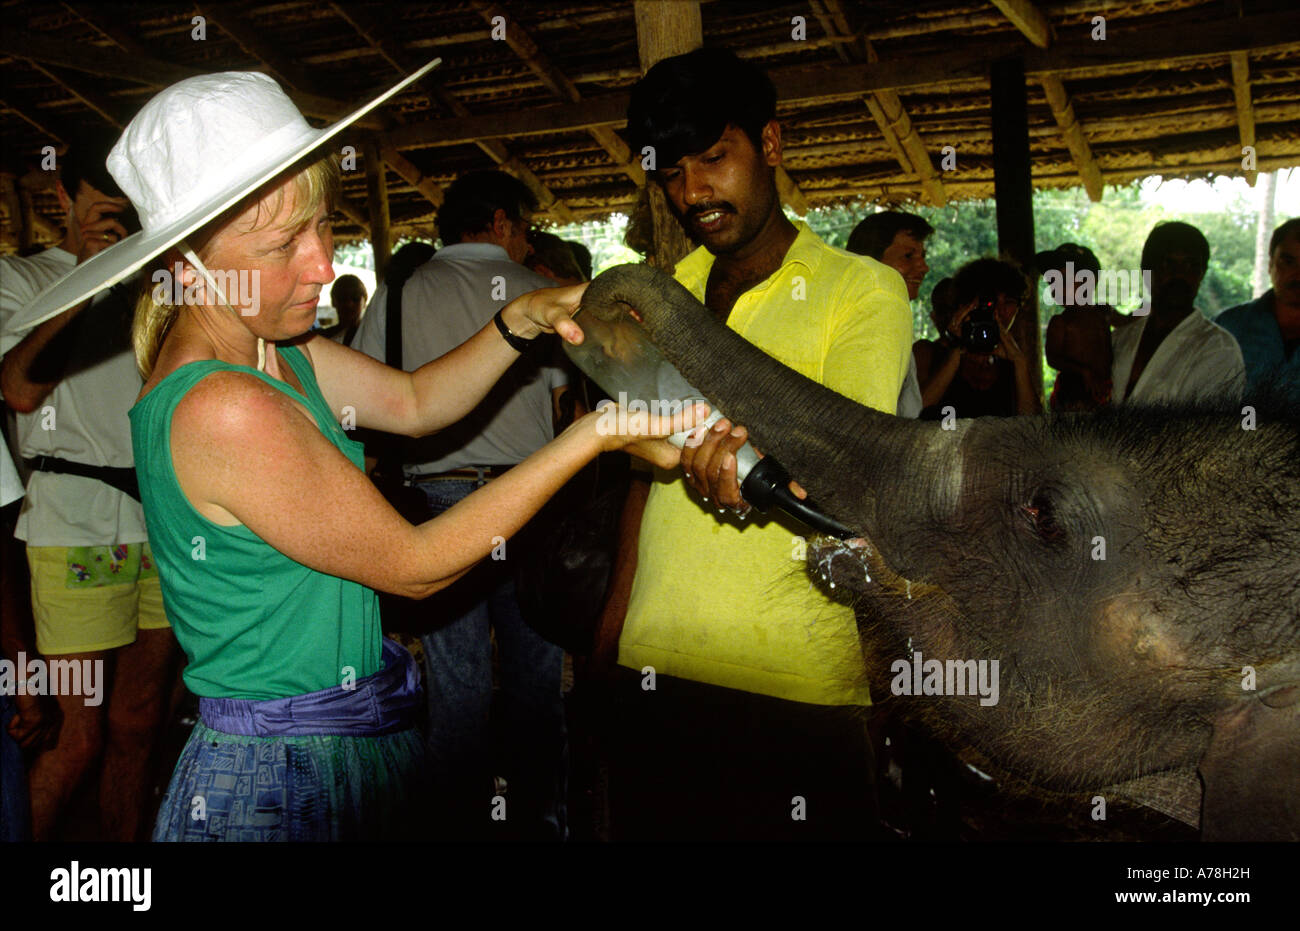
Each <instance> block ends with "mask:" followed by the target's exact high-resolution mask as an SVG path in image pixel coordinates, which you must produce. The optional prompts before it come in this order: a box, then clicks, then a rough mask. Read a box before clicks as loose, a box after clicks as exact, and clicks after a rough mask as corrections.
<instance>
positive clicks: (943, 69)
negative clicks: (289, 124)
mask: <svg viewBox="0 0 1300 931" xmlns="http://www.w3.org/2000/svg"><path fill="white" fill-rule="evenodd" d="M1261 36H1267V37H1268V38H1267V39H1266V40H1262V39H1261V38H1260V37H1261ZM1103 46H1105V48H1102V47H1103ZM1298 47H1300V17H1296V16H1285V15H1281V14H1273V13H1269V14H1262V15H1258V16H1246V17H1242V18H1240V19H1233V20H1231V21H1228V22H1211V23H1206V24H1204V25H1198V26H1194V27H1188V28H1186V29H1181V30H1176V31H1174V34H1173V35H1171V31H1170V30H1169V29H1168V28H1167V27H1160V28H1155V27H1145V28H1141V29H1132V30H1129V31H1127V32H1125V33H1122V34H1121V33H1115V34H1113V35H1112V36H1110V37H1109V38H1108V39H1107V40H1106V41H1105V42H1090V43H1087V44H1084V45H1079V46H1071V47H1069V48H1064V47H1062V48H1053V49H1050V50H1041V49H1031V50H1029V51H1027V52H1026V53H1025V56H1024V60H1025V74H1026V75H1027V76H1028V77H1031V78H1034V79H1037V78H1038V77H1039V76H1040V75H1042V74H1055V75H1056V76H1057V77H1059V78H1061V79H1063V80H1069V79H1071V78H1072V77H1074V76H1080V77H1084V76H1087V77H1093V76H1097V75H1100V74H1107V73H1124V72H1125V71H1128V70H1132V69H1134V68H1143V69H1148V70H1149V69H1150V68H1151V67H1152V65H1153V64H1154V63H1157V62H1159V63H1162V64H1163V63H1172V62H1176V61H1190V60H1197V59H1204V58H1209V57H1214V56H1226V55H1228V54H1230V53H1231V52H1233V51H1240V50H1243V49H1254V48H1261V49H1262V48H1268V49H1274V50H1279V51H1285V50H1294V49H1295V48H1298ZM2 50H4V41H3V40H0V51H2ZM1005 50H1006V44H1005V39H1003V40H999V42H998V43H996V44H993V43H984V44H972V45H971V46H969V47H966V48H962V49H956V50H954V51H953V52H952V53H951V54H946V55H943V56H935V55H933V54H926V55H921V56H912V57H900V58H894V59H889V60H887V61H884V60H882V61H880V62H878V63H876V64H851V65H845V64H838V65H836V66H826V65H798V66H792V67H784V68H772V69H770V71H769V72H768V73H769V75H770V76H771V78H772V82H773V83H774V84H775V85H776V90H777V95H778V99H779V100H781V102H782V103H783V104H784V105H786V106H791V105H798V104H803V103H808V102H812V101H821V102H831V101H834V100H847V99H859V98H861V97H862V94H863V92H864V91H876V90H881V89H891V90H911V89H923V88H926V87H931V88H933V87H948V86H951V85H953V84H954V83H956V82H958V81H970V82H974V83H978V84H987V82H988V62H989V61H991V60H993V59H994V58H996V57H997V56H998V55H999V54H1001V53H1004V52H1005ZM627 103H628V95H627V93H626V92H618V93H612V94H602V95H600V96H598V97H587V98H584V99H583V100H582V101H581V102H579V103H560V104H553V105H548V106H544V107H535V108H529V109H526V110H518V111H515V112H506V113H493V114H484V115H482V116H474V117H470V118H468V119H450V120H439V121H437V122H430V123H422V124H419V125H416V126H412V127H409V128H408V129H407V130H403V131H401V132H400V134H399V133H394V134H393V135H392V137H391V139H390V141H391V142H392V143H393V144H394V145H395V146H396V147H397V148H399V149H407V148H419V147H423V146H442V145H460V144H463V143H466V142H474V141H475V140H479V139H501V138H507V137H512V136H527V135H534V134H542V133H559V132H570V131H573V130H579V129H587V128H588V127H591V126H621V125H622V124H623V122H624V120H625V117H626V113H627Z"/></svg>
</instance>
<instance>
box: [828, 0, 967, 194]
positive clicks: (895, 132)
mask: <svg viewBox="0 0 1300 931" xmlns="http://www.w3.org/2000/svg"><path fill="white" fill-rule="evenodd" d="M812 9H813V12H814V13H816V14H817V17H818V19H819V20H820V22H821V24H822V28H823V29H824V30H826V31H827V32H828V33H830V34H831V35H832V36H836V37H838V38H841V39H843V40H844V42H843V43H841V44H840V45H839V46H838V47H837V49H836V50H837V51H838V52H839V54H840V58H841V60H843V61H846V62H856V61H866V62H870V63H872V64H876V63H878V62H879V61H880V56H879V55H877V54H876V50H875V48H873V47H872V45H871V42H870V41H869V40H868V39H867V38H866V37H865V36H862V35H857V34H855V33H854V31H853V28H852V26H850V25H849V20H848V17H847V16H846V15H845V13H844V10H843V8H842V7H841V6H840V2H839V0H812ZM863 102H864V103H865V104H866V106H867V111H868V112H869V113H870V114H871V118H872V119H873V120H875V121H876V126H877V127H878V128H879V129H880V135H881V136H882V137H883V138H884V140H885V144H886V145H887V146H889V150H890V151H891V152H893V153H894V158H896V159H897V160H898V164H899V167H901V168H902V169H903V171H904V172H905V173H907V174H909V175H916V176H917V177H918V178H919V180H920V183H921V187H922V189H923V190H924V191H925V200H926V202H927V203H930V204H933V205H935V206H936V207H941V206H943V205H944V204H946V203H947V202H948V195H947V194H946V193H944V190H943V182H942V181H940V180H939V173H938V172H937V171H935V170H934V164H933V162H931V161H930V153H929V152H927V151H926V148H925V143H923V142H922V141H921V138H920V136H918V135H917V134H916V130H914V129H913V128H912V118H911V117H910V116H909V115H908V113H907V108H906V107H905V106H904V105H903V101H902V99H901V98H900V97H899V96H898V94H897V93H895V92H894V91H893V90H888V89H882V90H878V91H874V92H873V93H871V94H869V95H867V96H866V97H864V98H863Z"/></svg>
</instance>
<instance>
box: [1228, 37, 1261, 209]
mask: <svg viewBox="0 0 1300 931" xmlns="http://www.w3.org/2000/svg"><path fill="white" fill-rule="evenodd" d="M1230 57H1231V60H1232V95H1233V97H1234V98H1236V103H1237V132H1238V133H1239V134H1240V135H1241V145H1242V147H1243V148H1244V147H1246V146H1254V145H1255V107H1254V105H1253V104H1252V103H1251V100H1250V59H1249V57H1248V54H1247V53H1246V52H1233V53H1232V55H1231V56H1230ZM1257 174H1258V172H1257V171H1247V172H1246V183H1247V184H1249V185H1250V186H1251V187H1254V186H1255V178H1256V176H1257Z"/></svg>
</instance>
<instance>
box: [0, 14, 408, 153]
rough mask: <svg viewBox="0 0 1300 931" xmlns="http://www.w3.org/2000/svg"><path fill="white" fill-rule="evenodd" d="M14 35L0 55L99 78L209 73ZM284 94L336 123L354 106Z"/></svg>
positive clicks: (163, 79) (1, 38)
mask: <svg viewBox="0 0 1300 931" xmlns="http://www.w3.org/2000/svg"><path fill="white" fill-rule="evenodd" d="M16 32H17V30H7V31H4V32H0V55H10V56H12V57H14V58H22V59H25V60H27V61H31V62H40V63H42V64H47V65H56V66H58V67H61V68H70V69H72V70H74V71H81V72H84V73H86V74H94V75H99V76H101V77H110V78H114V79H119V78H120V79H123V80H127V81H135V82H136V83H137V84H143V85H145V86H146V87H155V88H163V87H167V86H169V85H171V84H175V83H176V82H177V81H183V80H185V79H186V78H190V77H194V76H195V75H197V74H208V73H209V70H208V69H205V68H192V67H189V66H188V65H177V64H173V63H171V62H167V61H160V60H159V59H157V58H142V57H139V56H135V55H127V54H125V53H124V52H117V51H114V50H113V49H104V48H95V47H94V46H86V45H70V44H68V43H64V42H59V41H56V40H53V39H46V38H42V37H40V36H33V35H30V34H25V35H17V36H15V35H14V34H13V33H16ZM286 93H288V95H289V97H290V98H292V100H293V102H294V103H295V104H297V106H298V109H299V110H301V111H302V112H303V113H305V114H307V115H308V116H314V117H317V118H320V119H326V120H337V119H340V118H342V117H344V116H347V114H349V113H351V112H352V110H353V104H345V103H340V102H339V101H337V100H331V99H329V98H325V97H320V96H318V95H316V94H309V93H306V92H304V91H300V90H288V89H287V90H286ZM354 125H356V126H361V127H365V128H367V129H383V128H384V124H383V122H382V120H381V119H380V118H379V116H378V115H376V114H375V113H370V114H369V115H367V116H364V117H362V118H361V119H360V120H358V121H357V122H356V123H355V124H354Z"/></svg>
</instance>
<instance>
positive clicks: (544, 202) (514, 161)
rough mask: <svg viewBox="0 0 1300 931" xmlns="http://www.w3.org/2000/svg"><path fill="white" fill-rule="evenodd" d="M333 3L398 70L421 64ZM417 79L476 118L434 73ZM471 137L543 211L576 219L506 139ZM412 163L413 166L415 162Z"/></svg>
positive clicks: (353, 11)
mask: <svg viewBox="0 0 1300 931" xmlns="http://www.w3.org/2000/svg"><path fill="white" fill-rule="evenodd" d="M330 7H331V8H332V9H333V10H334V12H335V13H337V14H338V15H339V17H341V18H342V19H343V20H344V21H345V22H346V23H348V24H349V25H350V26H351V27H352V28H353V30H354V31H355V32H356V33H357V35H358V36H360V37H361V38H362V39H363V40H365V42H366V43H367V44H368V45H370V47H371V48H373V49H374V50H375V51H376V52H378V53H379V54H380V55H382V56H383V57H384V58H385V59H386V60H387V61H388V63H389V64H391V65H392V66H393V67H394V68H395V69H396V70H397V71H398V73H400V74H405V73H407V72H409V71H414V70H415V69H416V68H418V67H419V65H420V63H417V62H416V61H415V60H414V59H413V57H412V56H411V55H410V54H409V53H408V52H406V51H405V50H403V49H402V48H401V47H399V46H398V45H397V44H396V43H393V42H390V41H388V40H387V39H385V38H384V37H383V36H382V35H381V34H380V33H379V29H378V26H377V24H376V23H375V22H373V21H371V20H369V19H367V18H366V16H365V14H364V13H362V12H360V10H359V9H358V8H356V7H354V6H351V5H346V4H342V3H331V4H330ZM418 83H419V86H420V88H421V89H422V90H424V92H425V93H426V94H428V95H429V98H430V100H432V101H434V102H436V103H437V104H438V105H439V106H441V107H442V108H443V109H445V110H448V111H450V112H451V113H453V114H454V115H455V116H456V117H457V118H458V119H462V120H463V119H472V118H473V117H471V116H470V112H469V108H468V107H466V106H465V105H464V104H463V103H461V102H460V100H458V99H457V98H456V96H455V95H454V94H451V93H449V92H448V91H446V90H445V89H444V88H443V87H442V86H441V85H440V84H438V82H437V80H436V78H435V77H434V75H433V74H430V75H426V76H425V77H424V78H422V79H421V80H420V81H419V82H418ZM426 125H429V124H426ZM399 132H400V130H399ZM468 141H469V142H473V143H474V144H476V145H477V146H478V147H479V149H481V150H482V151H483V152H484V153H485V154H486V155H487V156H488V158H490V159H492V161H493V162H494V163H496V164H497V165H498V166H499V167H500V168H501V169H502V170H503V171H508V172H510V174H512V175H514V176H515V177H516V178H518V179H519V180H520V181H522V182H523V183H524V184H525V185H526V186H527V187H528V189H529V190H530V191H531V192H532V193H533V196H534V197H536V198H537V205H538V208H539V209H540V210H541V211H542V212H544V213H546V214H548V215H550V216H551V217H554V218H555V219H557V220H558V221H559V222H561V223H573V222H575V221H576V220H577V217H575V216H574V214H573V212H572V211H571V210H570V209H569V207H568V205H567V204H565V203H564V201H563V200H561V199H560V198H559V197H557V196H556V195H555V192H553V191H552V190H551V189H550V188H549V187H547V186H546V185H545V184H544V183H543V182H542V179H541V178H539V177H537V175H536V174H534V172H533V171H532V169H530V168H529V167H528V166H527V165H525V164H524V163H523V162H522V161H520V160H519V159H518V158H516V157H515V156H514V155H513V153H511V151H510V149H509V148H507V147H506V145H505V144H504V143H502V142H499V141H496V140H490V139H471V140H468ZM382 144H383V147H384V149H385V150H387V151H388V152H390V153H393V154H395V153H396V152H397V148H398V147H397V146H396V145H394V144H393V142H392V137H391V136H388V137H385V139H384V140H382ZM389 163H390V164H392V165H393V166H394V170H395V171H398V173H399V174H401V173H402V170H401V169H400V168H399V167H398V166H399V165H400V164H401V163H400V162H394V161H391V160H390V162H389ZM406 164H408V165H409V164H410V163H409V162H407V163H406ZM411 167H412V169H414V166H411ZM417 173H418V172H417ZM402 177H404V178H406V180H407V181H411V179H410V178H409V177H407V176H406V175H405V174H403V175H402ZM411 183H412V184H415V182H414V181H411ZM416 188H417V190H421V193H424V194H425V197H426V198H428V199H429V200H430V202H431V203H433V204H434V206H441V205H442V195H441V192H439V193H438V195H437V198H438V199H437V200H434V198H433V197H430V196H429V194H428V193H426V192H425V191H423V190H422V189H421V188H420V186H419V185H418V184H416Z"/></svg>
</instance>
